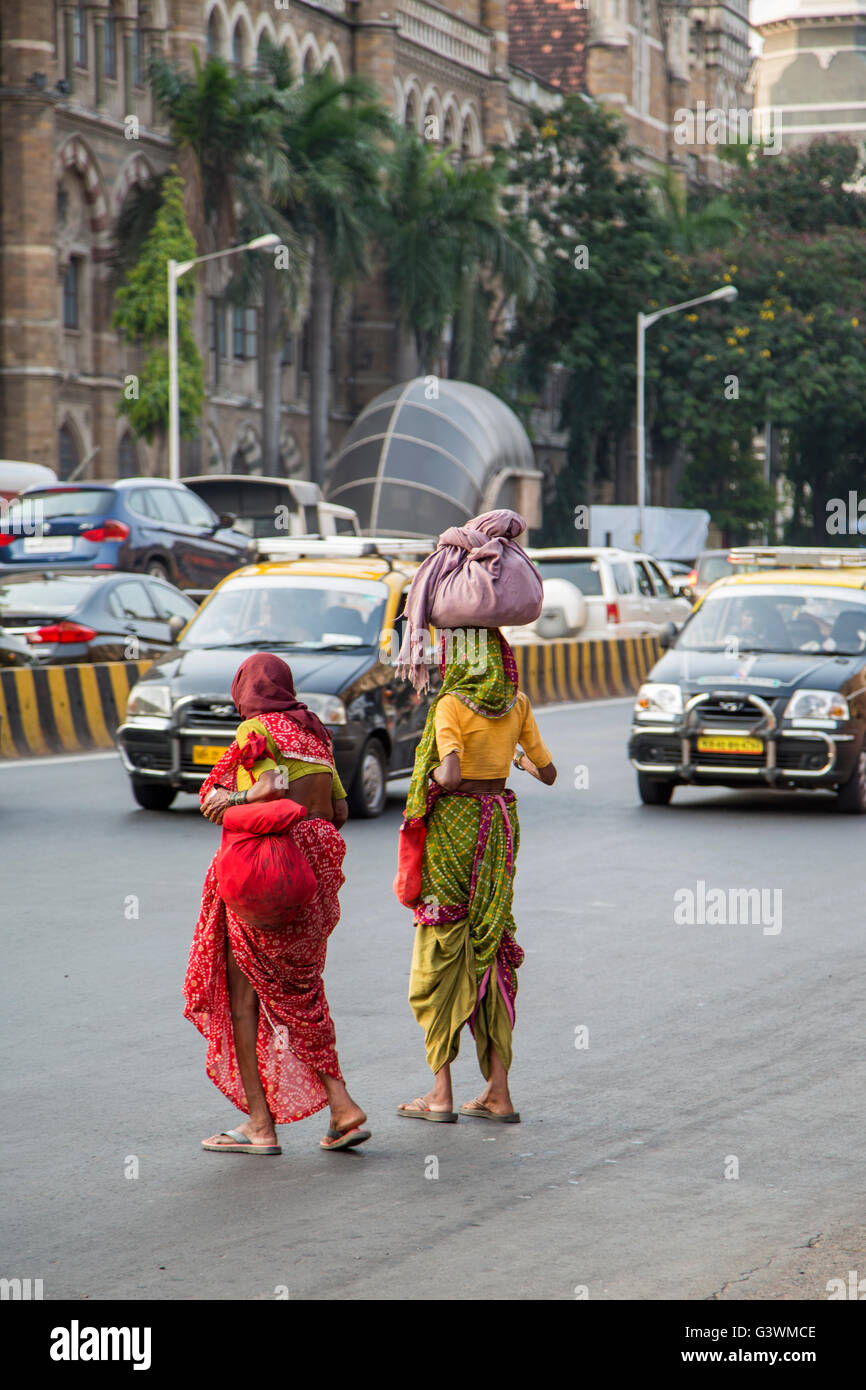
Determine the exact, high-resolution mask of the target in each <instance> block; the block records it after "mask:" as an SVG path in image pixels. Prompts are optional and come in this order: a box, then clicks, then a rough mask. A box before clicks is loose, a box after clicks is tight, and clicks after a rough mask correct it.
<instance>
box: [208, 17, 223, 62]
mask: <svg viewBox="0 0 866 1390" xmlns="http://www.w3.org/2000/svg"><path fill="white" fill-rule="evenodd" d="M221 38H222V35H221V33H220V21H219V14H218V13H217V11H216V10H211V12H210V19H209V20H208V22H207V56H208V57H209V58H218V57H219V52H220V40H221Z"/></svg>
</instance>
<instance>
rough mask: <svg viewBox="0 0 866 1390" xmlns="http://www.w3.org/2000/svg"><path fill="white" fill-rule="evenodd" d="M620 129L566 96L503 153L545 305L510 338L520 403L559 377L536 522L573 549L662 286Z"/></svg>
mask: <svg viewBox="0 0 866 1390" xmlns="http://www.w3.org/2000/svg"><path fill="white" fill-rule="evenodd" d="M631 156H632V151H631V150H630V148H629V146H628V144H627V141H626V136H625V129H624V127H623V126H622V124H621V122H620V121H619V120H618V119H617V118H616V117H614V116H612V115H611V114H610V113H609V112H607V111H606V110H605V109H604V108H603V107H600V106H597V105H595V104H594V103H592V102H589V101H587V100H584V99H583V98H581V97H578V96H568V97H566V98H565V100H564V101H563V104H562V107H561V108H560V109H559V110H557V111H556V112H554V113H553V114H552V115H550V116H547V115H545V114H544V113H543V112H541V111H538V110H535V111H533V112H532V113H531V119H530V120H529V122H528V123H527V125H526V126H525V127H524V128H523V129H522V130H521V132H520V134H519V135H518V138H517V141H516V143H515V145H514V146H513V147H512V149H511V150H510V151H509V164H510V171H509V183H510V184H511V186H512V187H513V189H514V192H513V194H512V195H511V197H510V198H509V200H508V206H509V208H510V209H512V210H513V211H514V213H515V214H518V215H522V216H523V217H524V218H525V220H526V223H527V236H528V240H529V241H530V244H532V245H534V246H535V247H537V248H538V250H539V252H540V253H541V254H542V255H543V256H544V258H545V261H546V266H547V277H548V281H549V295H548V299H547V303H546V306H545V307H543V308H542V307H541V306H534V307H533V308H532V309H531V310H530V311H529V312H523V313H520V314H519V316H518V321H517V324H516V327H515V330H514V332H513V334H512V339H511V350H512V355H513V361H512V364H511V368H512V371H513V379H514V380H515V384H516V387H517V390H518V393H519V394H522V392H523V390H524V389H525V388H527V387H528V388H529V389H531V390H533V391H535V392H536V393H537V392H540V390H541V388H542V387H543V385H544V381H545V379H546V377H547V375H548V373H549V371H550V368H551V367H552V366H553V365H555V364H558V365H560V366H562V367H564V368H565V369H566V372H567V376H566V383H567V384H566V389H565V392H564V400H563V407H562V416H561V421H560V424H561V428H563V429H564V430H566V431H567V435H568V459H567V466H566V467H565V468H564V469H563V471H562V473H561V474H560V476H559V478H558V479H557V495H556V500H555V503H554V506H553V507H552V508H548V512H547V515H546V518H545V536H546V538H547V539H549V540H550V541H554V540H562V541H565V540H568V539H571V540H574V535H575V533H574V528H573V524H572V515H573V508H574V506H575V505H576V504H577V503H586V502H588V501H589V500H591V498H592V495H593V489H594V485H595V482H596V480H597V478H599V477H603V476H607V475H608V469H609V468H610V466H611V464H610V460H611V458H612V457H616V456H617V455H618V458H619V463H620V465H621V464H622V462H623V454H624V446H625V441H626V439H627V437H628V433H629V431H630V428H631V423H632V419H633V411H634V395H635V319H636V315H637V313H638V311H639V310H640V309H646V307H647V304H648V302H650V301H651V300H652V298H658V299H661V295H662V291H663V289H664V287H665V285H666V283H668V282H669V281H670V279H671V276H670V273H669V266H668V264H667V262H666V259H665V257H664V255H663V253H662V245H663V235H662V231H661V227H660V221H659V215H658V212H657V207H656V202H655V200H654V198H653V196H652V193H651V191H650V189H649V187H648V185H647V183H646V182H645V180H644V179H643V178H642V177H641V175H640V174H639V172H638V171H637V170H636V169H635V168H634V166H633V163H632V157H631Z"/></svg>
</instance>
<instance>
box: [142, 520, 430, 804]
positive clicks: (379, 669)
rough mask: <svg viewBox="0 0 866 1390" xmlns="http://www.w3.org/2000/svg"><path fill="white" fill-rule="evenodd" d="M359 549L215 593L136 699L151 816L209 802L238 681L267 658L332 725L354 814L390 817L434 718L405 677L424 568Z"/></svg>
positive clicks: (243, 578) (238, 581) (233, 580)
mask: <svg viewBox="0 0 866 1390" xmlns="http://www.w3.org/2000/svg"><path fill="white" fill-rule="evenodd" d="M355 548H356V550H357V552H358V553H357V554H352V555H346V556H344V555H342V554H341V555H340V556H338V557H334V556H333V554H331V553H329V548H328V547H325V546H323V547H322V550H323V552H324V553H323V555H322V556H321V558H320V557H318V556H317V555H315V554H313V555H310V554H309V553H308V554H306V556H305V558H298V559H287V560H284V561H279V562H272V563H262V564H256V565H248V566H246V567H245V568H243V569H240V570H237V571H236V572H235V573H234V574H232V575H230V576H229V577H228V578H227V579H224V580H223V581H222V583H221V584H219V585H218V586H217V587H216V588H215V589H214V591H213V593H212V594H211V596H210V597H209V598H208V599H207V600H206V601H205V603H203V604H202V606H201V608H200V609H199V610H198V612H197V613H196V615H195V616H194V617H193V619H192V620H191V622H189V623H188V624H187V626H186V627H185V628H184V630H183V632H181V634H180V636H179V638H178V642H177V646H176V648H175V650H173V651H172V652H171V653H169V654H167V655H166V656H165V657H164V658H163V657H160V658H159V659H158V660H157V661H155V662H154V664H153V665H152V666H151V667H150V668H149V669H148V670H147V671H146V672H145V673H144V675H143V677H142V678H141V679H140V680H139V681H138V683H137V684H136V685H135V686H134V687H133V689H132V690H131V691H130V697H129V703H128V706H127V711H126V718H125V720H124V722H123V724H122V725H121V726H120V728H119V729H118V731H117V742H118V746H119V749H120V753H121V757H122V759H123V763H124V767H125V768H126V771H127V772H128V774H129V777H130V781H131V785H132V793H133V796H134V797H135V799H136V801H137V802H138V803H139V805H140V806H143V807H145V808H147V809H148V810H166V809H167V808H168V807H169V806H170V805H171V803H172V802H173V800H174V799H175V797H176V795H177V793H178V792H197V791H198V789H199V787H200V786H201V783H202V782H203V780H204V779H205V777H206V776H207V775H208V773H209V771H210V769H211V767H212V766H213V764H214V763H215V762H217V760H218V759H219V758H220V757H221V756H222V754H223V753H224V751H225V749H226V748H227V747H228V746H229V744H230V743H231V742H232V739H233V737H234V730H235V727H236V726H237V724H238V723H239V722H240V721H239V716H238V713H237V710H236V709H235V707H234V704H233V702H232V698H231V693H230V691H231V685H232V680H233V678H234V675H235V672H236V671H237V669H238V667H239V666H240V664H241V662H242V661H244V660H245V658H246V657H248V656H250V655H252V654H253V653H254V652H259V651H267V652H273V653H274V654H275V655H277V656H281V657H282V658H283V659H284V660H285V661H287V662H288V664H289V666H290V667H291V669H292V673H293V675H294V679H295V688H296V690H297V693H298V697H299V698H300V699H301V700H303V701H304V702H305V703H306V704H307V705H308V706H309V707H310V709H311V710H313V711H314V713H316V714H317V715H318V716H319V718H320V719H321V720H322V721H323V722H324V723H325V724H326V725H327V727H328V730H329V732H330V734H331V736H332V739H333V747H334V755H335V758H336V762H337V768H338V771H339V773H340V777H341V779H342V781H343V785H344V786H345V787H346V788H347V790H348V796H349V807H350V811H351V813H352V814H353V815H355V816H367V817H369V816H377V815H379V814H380V812H381V811H382V810H383V808H384V806H385V800H386V784H387V781H388V779H389V778H393V777H398V776H401V775H405V774H406V773H407V772H408V771H410V770H411V767H412V763H413V760H414V756H415V749H416V747H417V745H418V742H419V740H420V737H421V734H422V732H423V728H424V721H425V718H426V713H427V706H428V699H427V698H426V697H421V696H419V695H417V694H416V693H415V691H414V690H413V689H412V686H411V685H410V684H409V683H408V682H407V681H404V680H398V679H397V678H396V677H395V672H394V661H395V659H396V655H397V652H398V651H399V646H400V642H401V639H402V622H403V620H402V619H401V617H400V614H401V613H402V609H403V606H404V601H405V595H406V592H407V590H408V587H409V584H410V582H411V580H412V576H413V574H414V572H415V570H416V569H417V561H416V560H414V559H408V558H400V555H399V553H398V554H397V555H396V556H395V555H393V554H391V555H383V554H381V553H380V552H379V550H378V549H377V547H376V546H375V545H369V546H367V545H365V544H364V543H362V542H359V543H358V544H357V546H356V547H355ZM306 549H307V550H308V551H310V550H314V549H315V546H314V545H313V544H311V545H310V546H308V547H306ZM395 549H397V550H398V552H399V547H396V546H395Z"/></svg>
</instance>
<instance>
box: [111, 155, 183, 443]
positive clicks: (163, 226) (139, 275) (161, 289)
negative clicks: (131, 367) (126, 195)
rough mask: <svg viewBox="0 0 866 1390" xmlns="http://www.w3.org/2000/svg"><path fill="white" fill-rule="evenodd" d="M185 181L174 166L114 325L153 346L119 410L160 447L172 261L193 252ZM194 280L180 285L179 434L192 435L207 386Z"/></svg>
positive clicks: (136, 340) (131, 339) (123, 289)
mask: <svg viewBox="0 0 866 1390" xmlns="http://www.w3.org/2000/svg"><path fill="white" fill-rule="evenodd" d="M183 197H184V185H183V179H182V178H181V177H180V176H179V174H178V172H177V169H176V168H172V170H171V172H170V174H169V175H168V177H166V179H165V180H164V183H163V198H162V203H161V205H160V208H159V211H158V213H157V215H156V220H155V222H154V224H153V227H152V228H151V230H150V232H149V234H148V235H147V237H146V238H145V241H144V244H143V246H142V250H141V255H140V256H139V259H138V261H137V262H136V264H135V265H134V266H133V268H132V269H131V270H130V271H129V273H128V274H127V276H126V279H125V281H124V283H123V284H122V285H121V287H120V289H119V290H118V291H117V294H116V296H115V302H116V308H115V312H114V318H113V323H114V327H115V328H117V329H118V330H119V332H120V333H121V334H122V336H123V337H124V339H125V340H126V341H127V342H128V343H133V344H135V345H137V346H140V347H143V348H149V352H148V353H147V356H146V357H145V360H144V365H143V366H142V369H141V372H140V373H139V374H138V375H137V376H136V377H134V378H133V380H132V382H131V383H128V384H127V387H126V390H125V391H124V395H123V399H122V400H121V402H120V404H119V406H118V412H119V413H120V414H122V415H126V416H127V418H128V419H129V422H130V424H131V426H132V428H133V430H134V431H135V433H136V434H138V435H140V436H141V437H142V438H143V439H146V440H147V441H148V443H151V442H152V441H153V440H154V438H156V439H157V440H158V441H159V442H160V445H162V444H163V443H164V441H165V438H166V435H167V433H168V356H167V351H166V340H167V338H168V262H169V260H176V261H185V260H190V259H192V257H194V256H195V253H196V248H195V241H194V240H193V236H192V233H191V232H190V230H189V227H188V226H187V224H186V219H185V217H184V210H183ZM194 298H195V284H194V282H192V281H186V280H181V281H180V282H179V284H178V302H177V327H178V395H179V402H180V433H181V437H182V438H184V439H190V438H193V437H194V436H195V435H196V434H197V433H198V429H199V420H200V417H201V410H202V404H203V401H204V387H203V385H202V361H201V357H200V355H199V351H198V348H197V347H196V344H195V338H194V337H193V332H192V317H193V301H194Z"/></svg>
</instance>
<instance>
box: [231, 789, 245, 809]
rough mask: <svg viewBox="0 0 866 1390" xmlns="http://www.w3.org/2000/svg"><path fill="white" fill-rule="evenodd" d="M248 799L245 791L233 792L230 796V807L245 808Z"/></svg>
mask: <svg viewBox="0 0 866 1390" xmlns="http://www.w3.org/2000/svg"><path fill="white" fill-rule="evenodd" d="M246 799H247V794H246V792H245V791H243V792H231V793H230V794H229V805H230V806H243V805H244V803H245V802H246Z"/></svg>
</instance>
